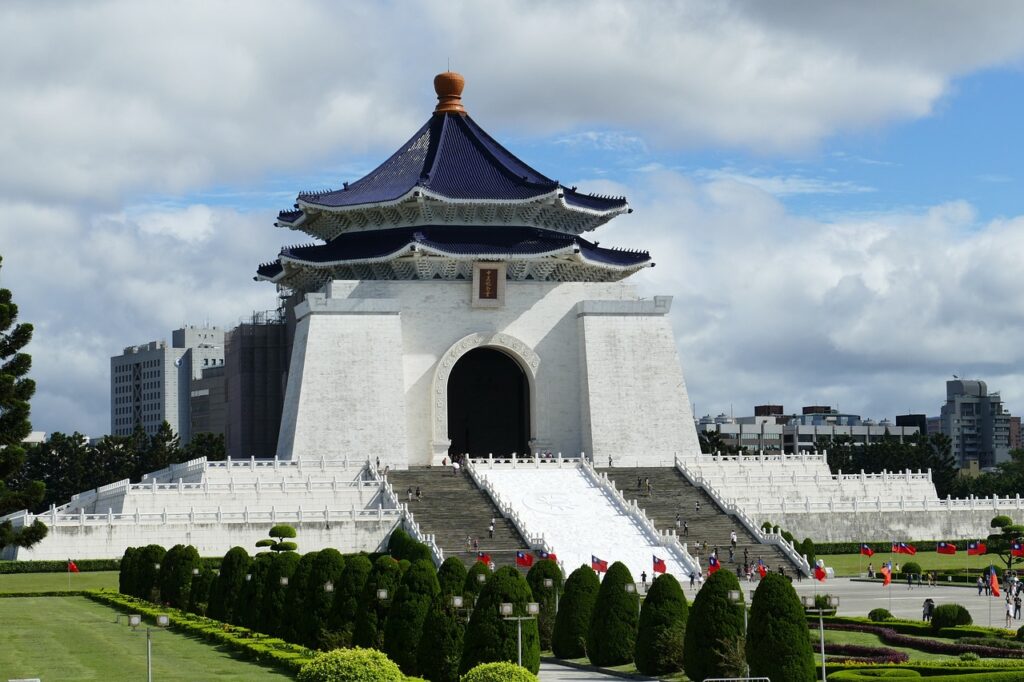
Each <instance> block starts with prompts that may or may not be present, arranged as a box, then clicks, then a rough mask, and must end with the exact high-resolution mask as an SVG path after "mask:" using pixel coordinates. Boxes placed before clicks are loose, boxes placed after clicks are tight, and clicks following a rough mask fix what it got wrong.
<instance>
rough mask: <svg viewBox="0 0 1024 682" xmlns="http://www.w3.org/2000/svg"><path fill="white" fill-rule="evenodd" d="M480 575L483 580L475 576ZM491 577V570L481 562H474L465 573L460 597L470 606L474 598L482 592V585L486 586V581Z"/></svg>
mask: <svg viewBox="0 0 1024 682" xmlns="http://www.w3.org/2000/svg"><path fill="white" fill-rule="evenodd" d="M480 575H482V576H483V577H484V579H483V580H480V578H478V577H477V576H480ZM490 577H491V569H490V568H488V567H487V564H485V563H484V562H482V561H477V562H474V564H473V565H472V566H470V567H469V570H468V571H467V572H466V582H465V584H463V586H462V595H463V596H464V597H465V598H466V601H467V602H468V603H470V604H472V603H473V602H474V601H475V600H476V598H477V597H478V596H479V595H480V592H481V591H483V589H484V585H486V584H487V579H488V578H490Z"/></svg>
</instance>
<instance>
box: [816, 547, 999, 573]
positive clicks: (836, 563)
mask: <svg viewBox="0 0 1024 682" xmlns="http://www.w3.org/2000/svg"><path fill="white" fill-rule="evenodd" d="M817 558H818V559H823V560H824V561H825V565H826V566H831V567H832V568H833V569H834V570H835V572H836V575H837V576H856V575H857V574H858V572H859V573H865V574H866V573H867V570H868V563H872V564H874V565H875V572H877V571H878V568H879V567H880V566H881V565H882V563H883V562H885V561H888V560H889V558H890V557H889V555H888V554H875V556H873V557H866V556H862V555H860V554H819V555H817ZM892 561H893V564H894V565H895V564H897V563H898V564H899V565H900V566H902V565H904V564H905V563H907V562H908V561H913V562H916V563H918V564H920V565H921V570H922V571H954V570H960V571H962V570H963V569H965V568H970V569H972V570H974V571H977V572H978V573H981V571H982V570H983V569H985V568H988V567H989V566H990V565H992V564H995V565H996V568H998V569H999V570H1000V571H1002V569H1003V568H1004V565H1003V563H1002V561H1001V560H1000V559H999V557H997V556H995V555H992V554H988V555H986V554H983V555H981V556H971V557H969V556H967V555H966V554H965V553H964V552H958V553H957V554H956V555H954V556H947V555H944V554H936V553H935V552H920V553H918V554H916V555H914V556H908V555H906V554H894V555H893V556H892Z"/></svg>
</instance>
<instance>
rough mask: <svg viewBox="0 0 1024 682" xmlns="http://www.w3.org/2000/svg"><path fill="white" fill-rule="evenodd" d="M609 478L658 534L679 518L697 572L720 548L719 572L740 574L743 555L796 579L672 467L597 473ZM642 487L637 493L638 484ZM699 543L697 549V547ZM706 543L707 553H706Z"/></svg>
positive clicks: (774, 551) (781, 558) (775, 551)
mask: <svg viewBox="0 0 1024 682" xmlns="http://www.w3.org/2000/svg"><path fill="white" fill-rule="evenodd" d="M601 471H602V472H603V473H606V474H608V478H610V479H611V480H612V481H614V482H615V485H616V487H618V489H619V490H621V491H622V494H623V495H625V497H626V499H628V500H636V502H637V505H639V506H640V508H642V509H644V510H645V511H646V512H647V516H648V517H650V519H651V521H653V522H654V525H655V527H657V528H658V529H659V530H668V529H671V528H675V526H676V514H677V513H678V514H679V524H680V529H679V530H678V531H677V533H678V534H679V535H680V538H679V539H680V541H681V542H686V543H688V548H689V551H690V554H692V555H694V556H698V557H700V564H701V567H702V568H703V569H704V570H705V571H707V566H708V556H709V555H710V553H711V552H712V551H713V550H714V548H715V547H718V557H719V559H720V560H721V562H722V566H724V567H726V568H728V569H730V570H732V571H738V570H741V569H742V565H743V552H744V550H746V551H747V556H748V561H750V562H751V563H757V560H758V559H763V560H764V562H765V564H767V565H768V567H769V569H770V570H773V571H775V570H778V567H779V566H785V568H786V572H787V573H788V574H789V575H796V570H795V567H794V565H793V564H792V563H791V562H790V560H789V559H788V558H787V557H786V555H785V554H783V553H782V551H781V550H780V549H779V548H778V547H775V546H774V545H763V544H761V543H759V542H758V541H757V540H756V539H755V538H754V536H753V535H751V534H750V532H749V531H748V530H747V529H746V527H745V526H744V525H743V524H742V523H740V522H739V520H737V519H736V518H735V517H734V516H731V515H729V514H726V513H725V512H723V511H722V510H721V509H719V508H718V506H717V505H716V504H715V503H714V501H713V500H712V499H711V498H710V497H709V496H708V495H707V494H706V493H705V492H704V491H703V490H700V489H699V488H695V487H693V485H691V484H690V482H689V481H687V480H686V478H685V477H683V475H682V474H681V473H679V471H678V470H676V469H675V468H674V467H640V468H618V469H614V468H613V469H601ZM638 477H639V478H640V484H641V485H640V487H639V488H638V487H637V478H638ZM647 480H650V482H651V494H650V495H648V494H647V489H646V485H645V481H647ZM697 502H700V511H699V512H697V511H695V510H694V509H695V504H696V503H697ZM683 521H685V522H686V524H687V526H688V530H689V535H688V536H687V537H682V535H683V531H682V523H683ZM731 531H736V538H737V544H736V553H735V557H734V562H733V563H730V562H729V537H730V536H729V533H730V532H731ZM698 543H699V546H698ZM704 543H707V549H706V550H705V549H704Z"/></svg>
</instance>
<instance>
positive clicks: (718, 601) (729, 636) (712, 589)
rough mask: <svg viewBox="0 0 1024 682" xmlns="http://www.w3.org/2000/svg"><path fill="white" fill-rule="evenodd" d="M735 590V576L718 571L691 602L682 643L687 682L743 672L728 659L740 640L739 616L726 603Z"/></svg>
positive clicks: (740, 619)
mask: <svg viewBox="0 0 1024 682" xmlns="http://www.w3.org/2000/svg"><path fill="white" fill-rule="evenodd" d="M739 589H740V583H739V581H738V580H737V579H736V576H735V575H734V574H733V573H732V572H730V571H729V570H727V569H724V568H722V569H719V570H718V571H715V573H713V574H712V575H711V577H709V578H708V579H707V582H705V583H704V587H702V588H701V589H700V592H698V593H697V596H696V597H695V598H694V600H693V606H692V607H690V615H689V626H688V627H687V628H686V635H685V637H684V639H683V670H684V671H685V672H686V676H687V677H689V678H690V679H691V680H703V679H704V678H706V677H734V676H736V675H737V674H741V673H742V672H743V671H742V670H735V669H734V668H733V666H732V665H731V659H730V658H729V651H730V650H731V649H735V647H736V645H737V642H740V641H742V640H743V612H742V611H741V610H740V609H739V608H737V607H736V605H735V604H733V603H732V602H731V601H729V591H730V590H739ZM805 641H806V640H805Z"/></svg>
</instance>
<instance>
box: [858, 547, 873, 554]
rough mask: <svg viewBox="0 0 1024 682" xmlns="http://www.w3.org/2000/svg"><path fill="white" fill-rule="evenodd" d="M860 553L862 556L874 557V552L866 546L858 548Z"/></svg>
mask: <svg viewBox="0 0 1024 682" xmlns="http://www.w3.org/2000/svg"><path fill="white" fill-rule="evenodd" d="M860 553H861V554H863V555H864V556H875V550H873V549H871V548H870V547H868V546H867V545H861V546H860Z"/></svg>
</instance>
